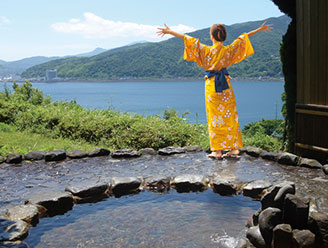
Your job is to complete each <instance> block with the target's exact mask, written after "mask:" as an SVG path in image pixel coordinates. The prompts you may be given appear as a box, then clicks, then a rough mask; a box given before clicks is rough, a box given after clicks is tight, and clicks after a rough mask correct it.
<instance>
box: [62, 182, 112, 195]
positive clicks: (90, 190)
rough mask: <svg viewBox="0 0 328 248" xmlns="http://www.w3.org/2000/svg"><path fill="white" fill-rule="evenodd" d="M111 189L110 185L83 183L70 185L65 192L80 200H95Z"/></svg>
mask: <svg viewBox="0 0 328 248" xmlns="http://www.w3.org/2000/svg"><path fill="white" fill-rule="evenodd" d="M109 187H110V185H109V184H108V183H100V182H97V181H85V182H83V181H82V182H79V183H77V184H73V185H69V186H68V187H66V189H65V191H68V192H70V193H72V195H74V196H78V197H80V198H94V197H99V196H101V195H103V194H105V192H106V191H107V190H109Z"/></svg>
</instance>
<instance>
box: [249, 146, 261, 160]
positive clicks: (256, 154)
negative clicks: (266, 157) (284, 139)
mask: <svg viewBox="0 0 328 248" xmlns="http://www.w3.org/2000/svg"><path fill="white" fill-rule="evenodd" d="M263 152H264V150H262V149H261V148H258V147H247V149H246V154H247V155H249V156H252V157H256V158H258V157H259V156H260V154H261V153H263Z"/></svg>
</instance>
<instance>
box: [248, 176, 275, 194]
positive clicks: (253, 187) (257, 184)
mask: <svg viewBox="0 0 328 248" xmlns="http://www.w3.org/2000/svg"><path fill="white" fill-rule="evenodd" d="M271 186H272V184H271V183H270V182H268V181H264V180H255V181H253V182H250V183H248V184H246V185H245V186H244V187H243V195H244V196H249V197H252V198H259V197H260V196H261V194H262V192H263V190H265V189H267V188H269V187H271Z"/></svg>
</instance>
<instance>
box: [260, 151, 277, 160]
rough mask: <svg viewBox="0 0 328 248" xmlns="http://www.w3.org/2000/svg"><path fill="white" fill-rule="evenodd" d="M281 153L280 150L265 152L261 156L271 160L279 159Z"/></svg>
mask: <svg viewBox="0 0 328 248" xmlns="http://www.w3.org/2000/svg"><path fill="white" fill-rule="evenodd" d="M279 156H280V153H278V152H263V153H261V154H260V157H261V158H263V159H266V160H270V161H277V160H278V159H279Z"/></svg>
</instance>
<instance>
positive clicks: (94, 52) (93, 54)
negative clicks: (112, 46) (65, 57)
mask: <svg viewBox="0 0 328 248" xmlns="http://www.w3.org/2000/svg"><path fill="white" fill-rule="evenodd" d="M105 51H107V50H106V49H103V48H100V47H97V48H96V49H95V50H93V51H91V52H88V53H81V54H77V55H72V56H70V57H92V56H95V55H98V54H100V53H103V52H105Z"/></svg>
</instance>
